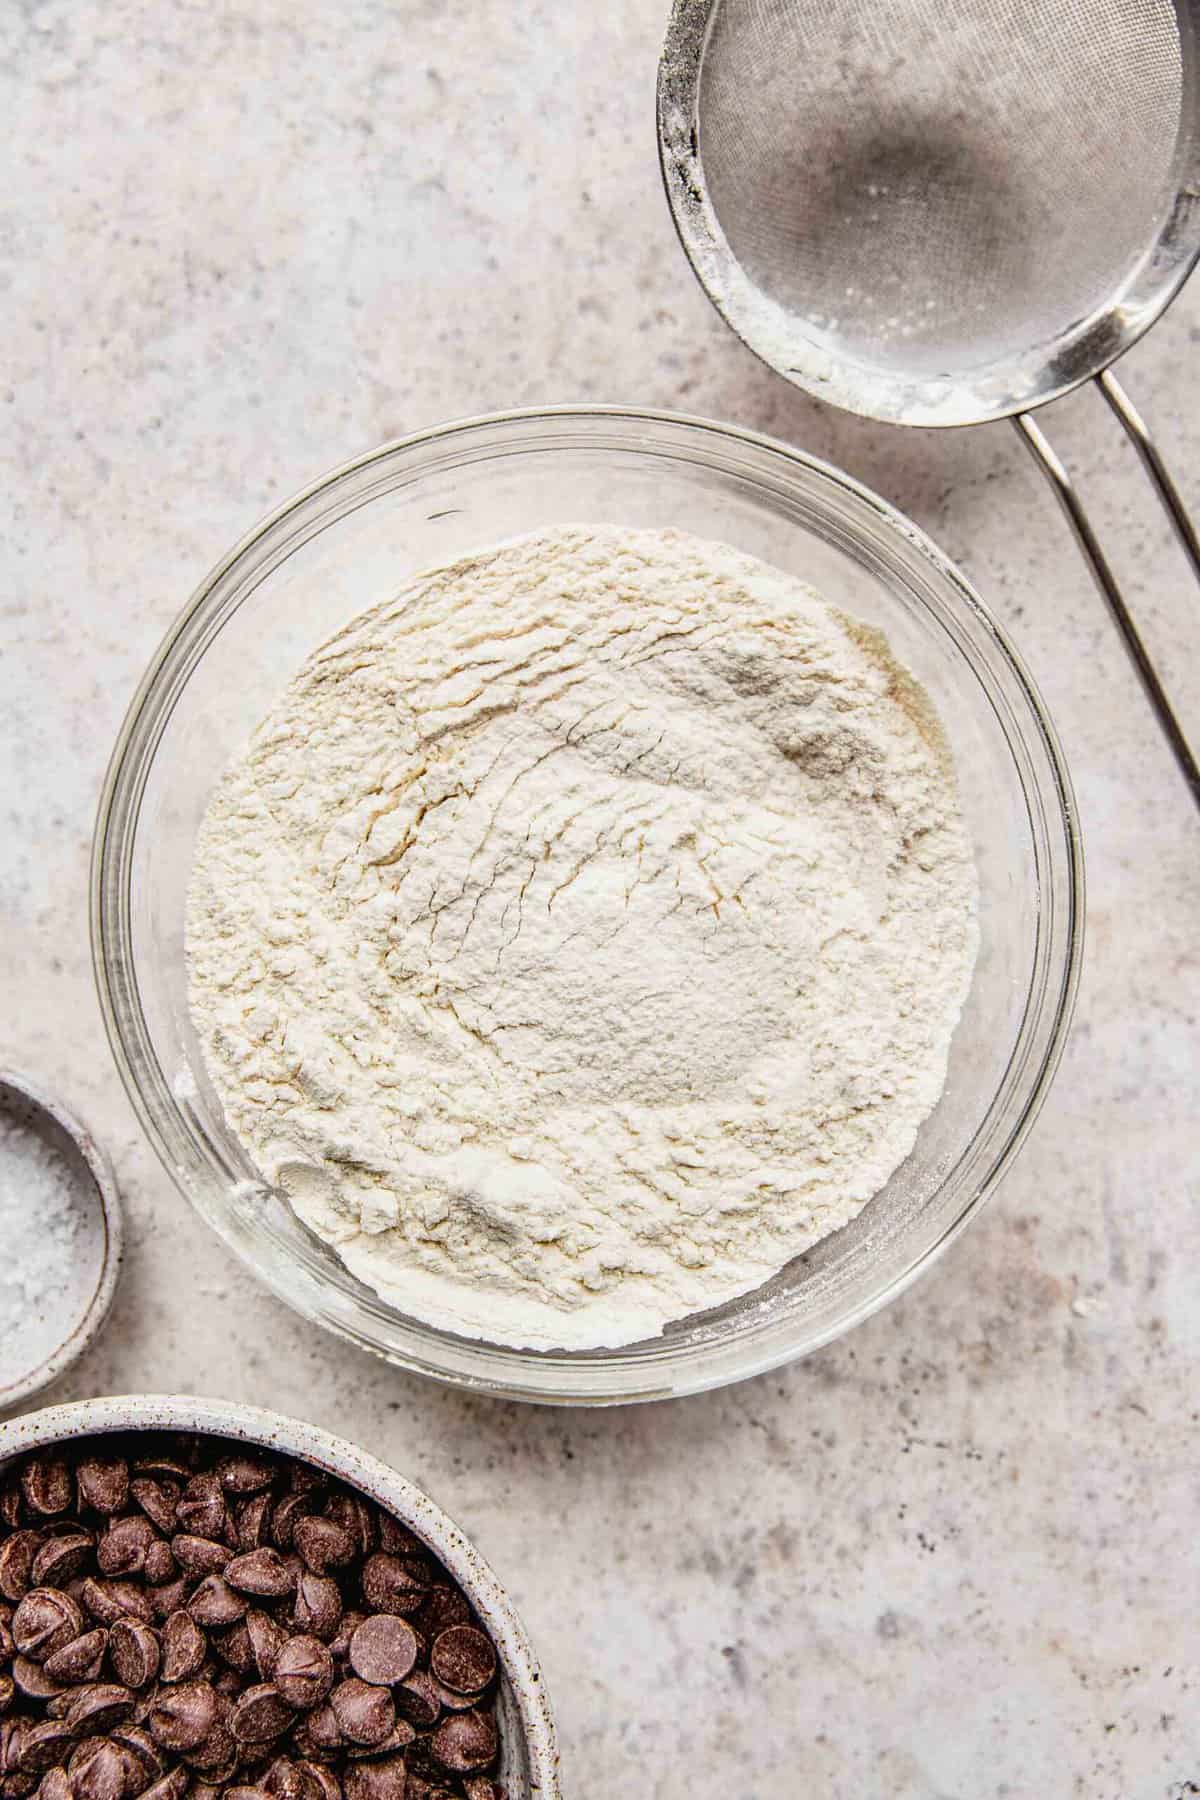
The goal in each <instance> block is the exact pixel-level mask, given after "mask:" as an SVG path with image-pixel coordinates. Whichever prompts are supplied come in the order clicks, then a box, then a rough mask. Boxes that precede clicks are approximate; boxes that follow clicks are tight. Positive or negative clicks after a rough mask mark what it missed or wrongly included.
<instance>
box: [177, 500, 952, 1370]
mask: <svg viewBox="0 0 1200 1800" xmlns="http://www.w3.org/2000/svg"><path fill="white" fill-rule="evenodd" d="M188 938H189V964H190V991H191V1005H192V1009H193V1013H194V1018H195V1022H196V1026H197V1029H198V1032H199V1035H200V1039H201V1042H202V1044H203V1048H204V1053H205V1057H206V1061H207V1064H208V1068H209V1071H210V1073H211V1076H212V1079H213V1081H214V1083H215V1085H216V1088H217V1091H218V1094H219V1095H220V1098H221V1100H222V1102H223V1104H224V1106H225V1109H226V1113H227V1116H228V1119H229V1121H230V1124H231V1126H232V1128H233V1129H234V1130H235V1131H236V1132H237V1133H238V1134H239V1136H240V1137H241V1139H242V1140H243V1142H244V1143H245V1145H246V1146H247V1148H248V1150H249V1151H250V1153H251V1155H252V1157H253V1158H254V1160H255V1161H256V1163H257V1165H258V1167H259V1168H260V1169H261V1170H262V1172H263V1175H264V1177H265V1178H266V1179H267V1180H268V1181H269V1182H271V1183H272V1184H274V1185H276V1186H277V1187H279V1188H281V1189H283V1190H284V1192H286V1194H287V1195H288V1197H289V1199H290V1201H291V1203H292V1205H293V1206H294V1208H295V1210H296V1211H297V1213H298V1214H299V1215H300V1217H301V1218H302V1219H303V1220H304V1221H305V1222H306V1223H307V1224H308V1225H309V1226H310V1227H311V1229H312V1230H313V1231H315V1232H316V1233H318V1234H319V1236H320V1237H322V1238H323V1239H325V1240H326V1241H328V1242H329V1243H332V1244H334V1245H336V1247H337V1250H338V1252H339V1254H340V1255H341V1256H342V1258H343V1259H344V1261H345V1262H346V1264H347V1265H348V1266H349V1268H350V1269H351V1270H353V1272H354V1273H355V1274H356V1275H357V1276H359V1277H360V1278H361V1279H362V1280H363V1281H364V1282H367V1283H369V1284H370V1286H371V1287H373V1288H375V1289H376V1290H378V1292H379V1293H380V1294H382V1295H383V1296H384V1297H385V1298H387V1299H388V1300H389V1301H391V1302H392V1303H393V1304H395V1305H396V1306H397V1307H399V1308H400V1309H401V1310H403V1311H405V1312H407V1313H409V1314H412V1315H415V1316H416V1317H418V1318H421V1319H425V1320H428V1321H431V1322H433V1323H436V1324H438V1325H441V1326H443V1327H447V1328H449V1329H451V1330H454V1331H457V1332H460V1333H464V1334H468V1335H473V1336H479V1337H485V1338H488V1339H491V1340H493V1341H498V1342H507V1343H511V1344H522V1345H534V1346H538V1347H543V1348H546V1347H551V1346H557V1347H572V1348H579V1347H584V1346H595V1345H603V1344H620V1343H628V1342H631V1341H633V1340H635V1339H638V1338H641V1337H646V1336H649V1335H652V1334H654V1333H655V1332H657V1331H659V1330H660V1329H661V1327H662V1326H663V1325H664V1324H665V1323H666V1322H667V1321H668V1320H671V1319H676V1318H679V1317H681V1316H682V1315H684V1314H686V1313H690V1312H694V1311H696V1310H698V1309H700V1308H703V1307H707V1306H712V1305H715V1304H717V1303H719V1302H721V1301H725V1300H728V1299H730V1298H731V1297H732V1296H734V1295H736V1294H740V1293H743V1292H746V1291H747V1290H749V1289H751V1288H753V1287H755V1286H757V1285H759V1284H760V1283H762V1282H763V1281H765V1280H766V1279H767V1278H768V1277H770V1276H771V1275H773V1274H774V1273H776V1272H777V1271H778V1270H779V1269H780V1268H781V1267H782V1265H783V1264H784V1263H786V1262H787V1261H788V1260H789V1259H790V1258H791V1257H793V1256H795V1255H796V1254H797V1253H798V1252H799V1251H802V1250H804V1249H805V1248H807V1247H808V1246H809V1245H811V1244H813V1243H814V1242H815V1241H816V1240H817V1239H818V1238H821V1237H823V1236H824V1235H825V1234H826V1233H827V1232H830V1231H833V1230H835V1229H836V1228H837V1227H838V1226H841V1225H844V1224H845V1223H846V1222H847V1221H848V1220H849V1219H851V1218H853V1217H854V1215H855V1214H856V1213H857V1212H858V1211H859V1209H860V1208H861V1207H862V1206H863V1205H864V1203H865V1202H866V1201H867V1200H869V1199H870V1198H871V1196H872V1195H873V1194H875V1193H877V1192H878V1190H879V1189H880V1187H882V1186H883V1184H884V1183H885V1182H886V1180H887V1179H888V1177H889V1175H890V1174H891V1173H892V1171H893V1170H894V1169H895V1168H896V1167H897V1165H898V1164H899V1163H900V1162H901V1161H902V1159H903V1158H904V1157H905V1156H906V1155H907V1154H908V1152H909V1151H910V1150H911V1149H912V1146H913V1143H914V1139H915V1137H916V1133H917V1128H918V1126H919V1125H920V1124H921V1122H922V1120H923V1119H924V1118H925V1117H926V1116H927V1114H928V1113H929V1112H930V1110H931V1109H932V1107H933V1106H934V1104H935V1102H936V1101H937V1099H938V1096H939V1094H940V1092H941V1089H942V1086H943V1084H944V1081H945V1071H946V1059H947V1052H948V1048H949V1043H950V1038H951V1034H952V1032H953V1030H954V1026H955V1022H956V1020H957V1018H958V1015H959V1011H960V1008H961V1005H962V1002H963V1000H964V997H965V995H966V992H967V988H968V986H969V982H970V977H971V970H972V966H973V963H974V957H975V949H976V925H975V874H974V868H973V864H972V861H971V856H970V852H969V848H968V844H967V839H966V834H965V830H964V827H963V823H962V819H961V815H960V812H959V808H958V803H957V799H956V791H955V783H954V775H953V770H952V767H951V764H950V760H949V757H948V753H947V750H946V747H945V744H944V741H943V739H942V736H941V732H940V729H939V727H938V725H937V721H936V719H935V717H934V715H933V712H932V709H931V707H930V704H929V702H928V700H927V698H926V697H925V695H924V693H923V691H922V690H921V689H920V688H919V687H918V686H917V685H916V683H915V682H914V681H913V680H912V679H911V677H909V676H908V675H906V674H905V673H904V672H903V671H902V670H900V669H899V668H898V667H897V666H896V665H895V664H894V663H893V662H892V661H891V659H890V657H889V655H888V652H887V648H886V645H885V644H884V643H883V641H882V639H881V638H880V637H879V636H878V635H877V634H875V633H873V632H871V631H869V630H867V629H866V628H865V627H863V626H860V625H856V624H854V623H853V622H851V621H850V620H848V619H847V618H845V617H843V616H842V615H840V614H838V613H835V612H833V611H831V610H830V609H829V608H828V607H827V606H825V605H824V604H823V603H822V602H821V601H819V600H818V599H817V598H816V597H815V596H814V595H813V594H812V593H811V592H810V591H809V590H807V589H806V588H804V587H803V586H801V585H800V584H799V583H797V582H796V581H795V580H794V579H792V578H791V577H788V576H785V575H783V574H781V573H780V572H778V571H776V570H773V569H771V568H768V567H767V566H766V565H764V564H762V563H760V562H757V561H755V560H753V559H751V558H749V557H746V556H743V555H740V554H738V553H737V552H735V551H733V550H731V549H729V548H727V547H725V546H723V545H721V544H717V543H709V542H707V541H704V540H702V539H699V538H694V537H690V536H686V535H683V534H681V533H677V532H669V531H664V532H655V531H626V530H618V529H616V528H613V527H608V526H595V527H593V526H572V527H563V528H556V529H554V530H548V531H545V532H542V533H539V534H536V535H533V536H529V537H525V538H521V539H517V540H513V541H511V542H508V543H504V544H500V545H497V546H495V547H493V548H489V549H486V550H482V551H480V552H479V553H478V554H476V555H473V556H469V557H467V558H465V559H464V560H462V561H460V562H458V563H455V564H454V565H453V566H450V567H446V568H441V569H437V570H434V571H433V572H431V573H429V574H426V575H423V576H421V577H418V578H417V579H415V580H414V581H413V582H412V583H411V584H410V586H409V587H408V588H407V589H406V590H405V591H404V593H402V594H401V595H400V596H399V597H398V598H397V599H396V600H395V601H393V602H391V603H389V604H387V605H383V606H379V607H377V608H375V609H374V610H373V611H371V612H368V613H365V614H363V615H362V616H361V617H359V618H356V619H354V620H353V621H352V622H351V623H350V624H348V625H347V626H346V627H345V629H344V630H342V631H341V632H339V633H338V635H337V636H336V637H334V638H333V639H331V640H330V642H329V643H327V644H325V645H324V646H323V647H322V648H321V649H319V650H317V651H316V652H315V653H314V654H313V655H312V656H311V657H310V658H309V660H308V661H307V662H306V663H305V665H304V667H303V668H302V669H301V670H300V672H299V674H298V675H297V676H296V678H295V679H294V680H293V682H292V683H291V685H290V687H289V688H288V689H287V692H286V693H285V694H284V696H283V698H282V699H281V700H280V701H279V703H278V704H277V705H276V706H275V708H274V710H273V711H272V712H271V713H270V715H269V716H268V717H267V718H266V719H265V720H264V721H263V723H262V724H261V725H260V726H259V727H258V729H257V731H256V732H255V733H254V736H253V738H252V740H251V742H250V745H249V747H248V749H247V750H246V751H245V753H244V754H243V755H242V757H241V758H240V760H239V761H237V762H236V763H235V764H234V766H233V767H232V768H231V769H230V770H229V772H228V773H227V774H226V775H225V777H224V779H223V780H222V782H221V783H220V785H219V787H218V788H217V790H216V792H215V794H214V797H213V799H212V801H211V804H210V807H209V810H208V813H207V815H206V818H205V820H204V823H203V827H202V830H201V833H200V837H199V842H198V849H197V856H196V862H195V867H194V871H193V876H192V881H191V888H190V896H189V919H188Z"/></svg>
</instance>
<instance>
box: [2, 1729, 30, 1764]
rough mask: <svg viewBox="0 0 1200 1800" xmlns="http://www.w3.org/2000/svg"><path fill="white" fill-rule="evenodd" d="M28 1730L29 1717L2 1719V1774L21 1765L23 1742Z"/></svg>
mask: <svg viewBox="0 0 1200 1800" xmlns="http://www.w3.org/2000/svg"><path fill="white" fill-rule="evenodd" d="M28 1730H29V1720H28V1719H0V1774H4V1775H8V1774H11V1773H12V1772H13V1771H14V1770H16V1769H18V1768H19V1767H20V1764H21V1742H22V1740H23V1738H24V1736H25V1733H26V1732H27V1731H28Z"/></svg>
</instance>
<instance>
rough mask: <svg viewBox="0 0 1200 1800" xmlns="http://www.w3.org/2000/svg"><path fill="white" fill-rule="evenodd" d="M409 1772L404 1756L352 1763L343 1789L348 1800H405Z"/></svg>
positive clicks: (383, 1757)
mask: <svg viewBox="0 0 1200 1800" xmlns="http://www.w3.org/2000/svg"><path fill="white" fill-rule="evenodd" d="M407 1786H408V1771H407V1768H406V1766H405V1758H404V1757H403V1756H382V1757H379V1758H378V1759H377V1760H375V1761H373V1762H355V1763H351V1764H350V1767H349V1768H348V1769H347V1770H346V1775H345V1780H344V1782H343V1787H344V1789H345V1794H346V1800H404V1792H405V1789H406V1787H407Z"/></svg>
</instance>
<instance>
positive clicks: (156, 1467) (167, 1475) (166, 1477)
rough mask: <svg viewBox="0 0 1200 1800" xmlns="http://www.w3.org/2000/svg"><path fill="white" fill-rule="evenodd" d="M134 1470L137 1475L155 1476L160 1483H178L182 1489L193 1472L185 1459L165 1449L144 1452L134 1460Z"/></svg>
mask: <svg viewBox="0 0 1200 1800" xmlns="http://www.w3.org/2000/svg"><path fill="white" fill-rule="evenodd" d="M133 1469H134V1473H135V1474H136V1475H153V1476H154V1477H155V1478H156V1479H157V1480H159V1481H176V1482H178V1483H179V1485H180V1487H182V1486H183V1484H184V1482H185V1481H186V1480H187V1479H188V1476H189V1475H190V1474H191V1472H192V1471H191V1467H190V1465H189V1464H188V1462H187V1461H186V1459H185V1458H183V1457H181V1456H179V1455H177V1454H176V1453H175V1452H174V1451H173V1450H169V1449H167V1448H165V1447H164V1448H162V1449H152V1450H144V1451H142V1453H141V1454H140V1455H139V1456H136V1457H135V1458H134V1462H133Z"/></svg>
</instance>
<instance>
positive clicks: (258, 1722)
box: [233, 1681, 296, 1744]
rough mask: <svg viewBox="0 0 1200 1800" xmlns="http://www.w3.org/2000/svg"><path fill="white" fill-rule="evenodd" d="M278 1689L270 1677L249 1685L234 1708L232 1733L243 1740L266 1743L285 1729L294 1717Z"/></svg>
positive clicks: (245, 1742) (244, 1741)
mask: <svg viewBox="0 0 1200 1800" xmlns="http://www.w3.org/2000/svg"><path fill="white" fill-rule="evenodd" d="M295 1716H296V1715H295V1713H294V1712H293V1711H292V1708H291V1707H290V1706H289V1705H288V1704H287V1702H286V1701H285V1700H284V1699H283V1697H282V1695H281V1694H280V1692H279V1689H278V1688H277V1687H275V1686H273V1684H272V1683H271V1682H269V1681H261V1682H259V1683H258V1685H257V1686H256V1687H248V1688H247V1689H246V1691H245V1693H244V1694H243V1695H242V1697H241V1699H240V1700H239V1701H238V1703H237V1705H236V1706H235V1707H234V1709H233V1735H234V1737H235V1738H237V1740H238V1742H239V1743H240V1744H267V1743H271V1742H273V1741H274V1739H275V1738H277V1737H282V1735H283V1733H284V1732H285V1731H286V1730H287V1729H288V1727H289V1726H290V1725H291V1723H292V1721H293V1719H294V1718H295Z"/></svg>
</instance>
